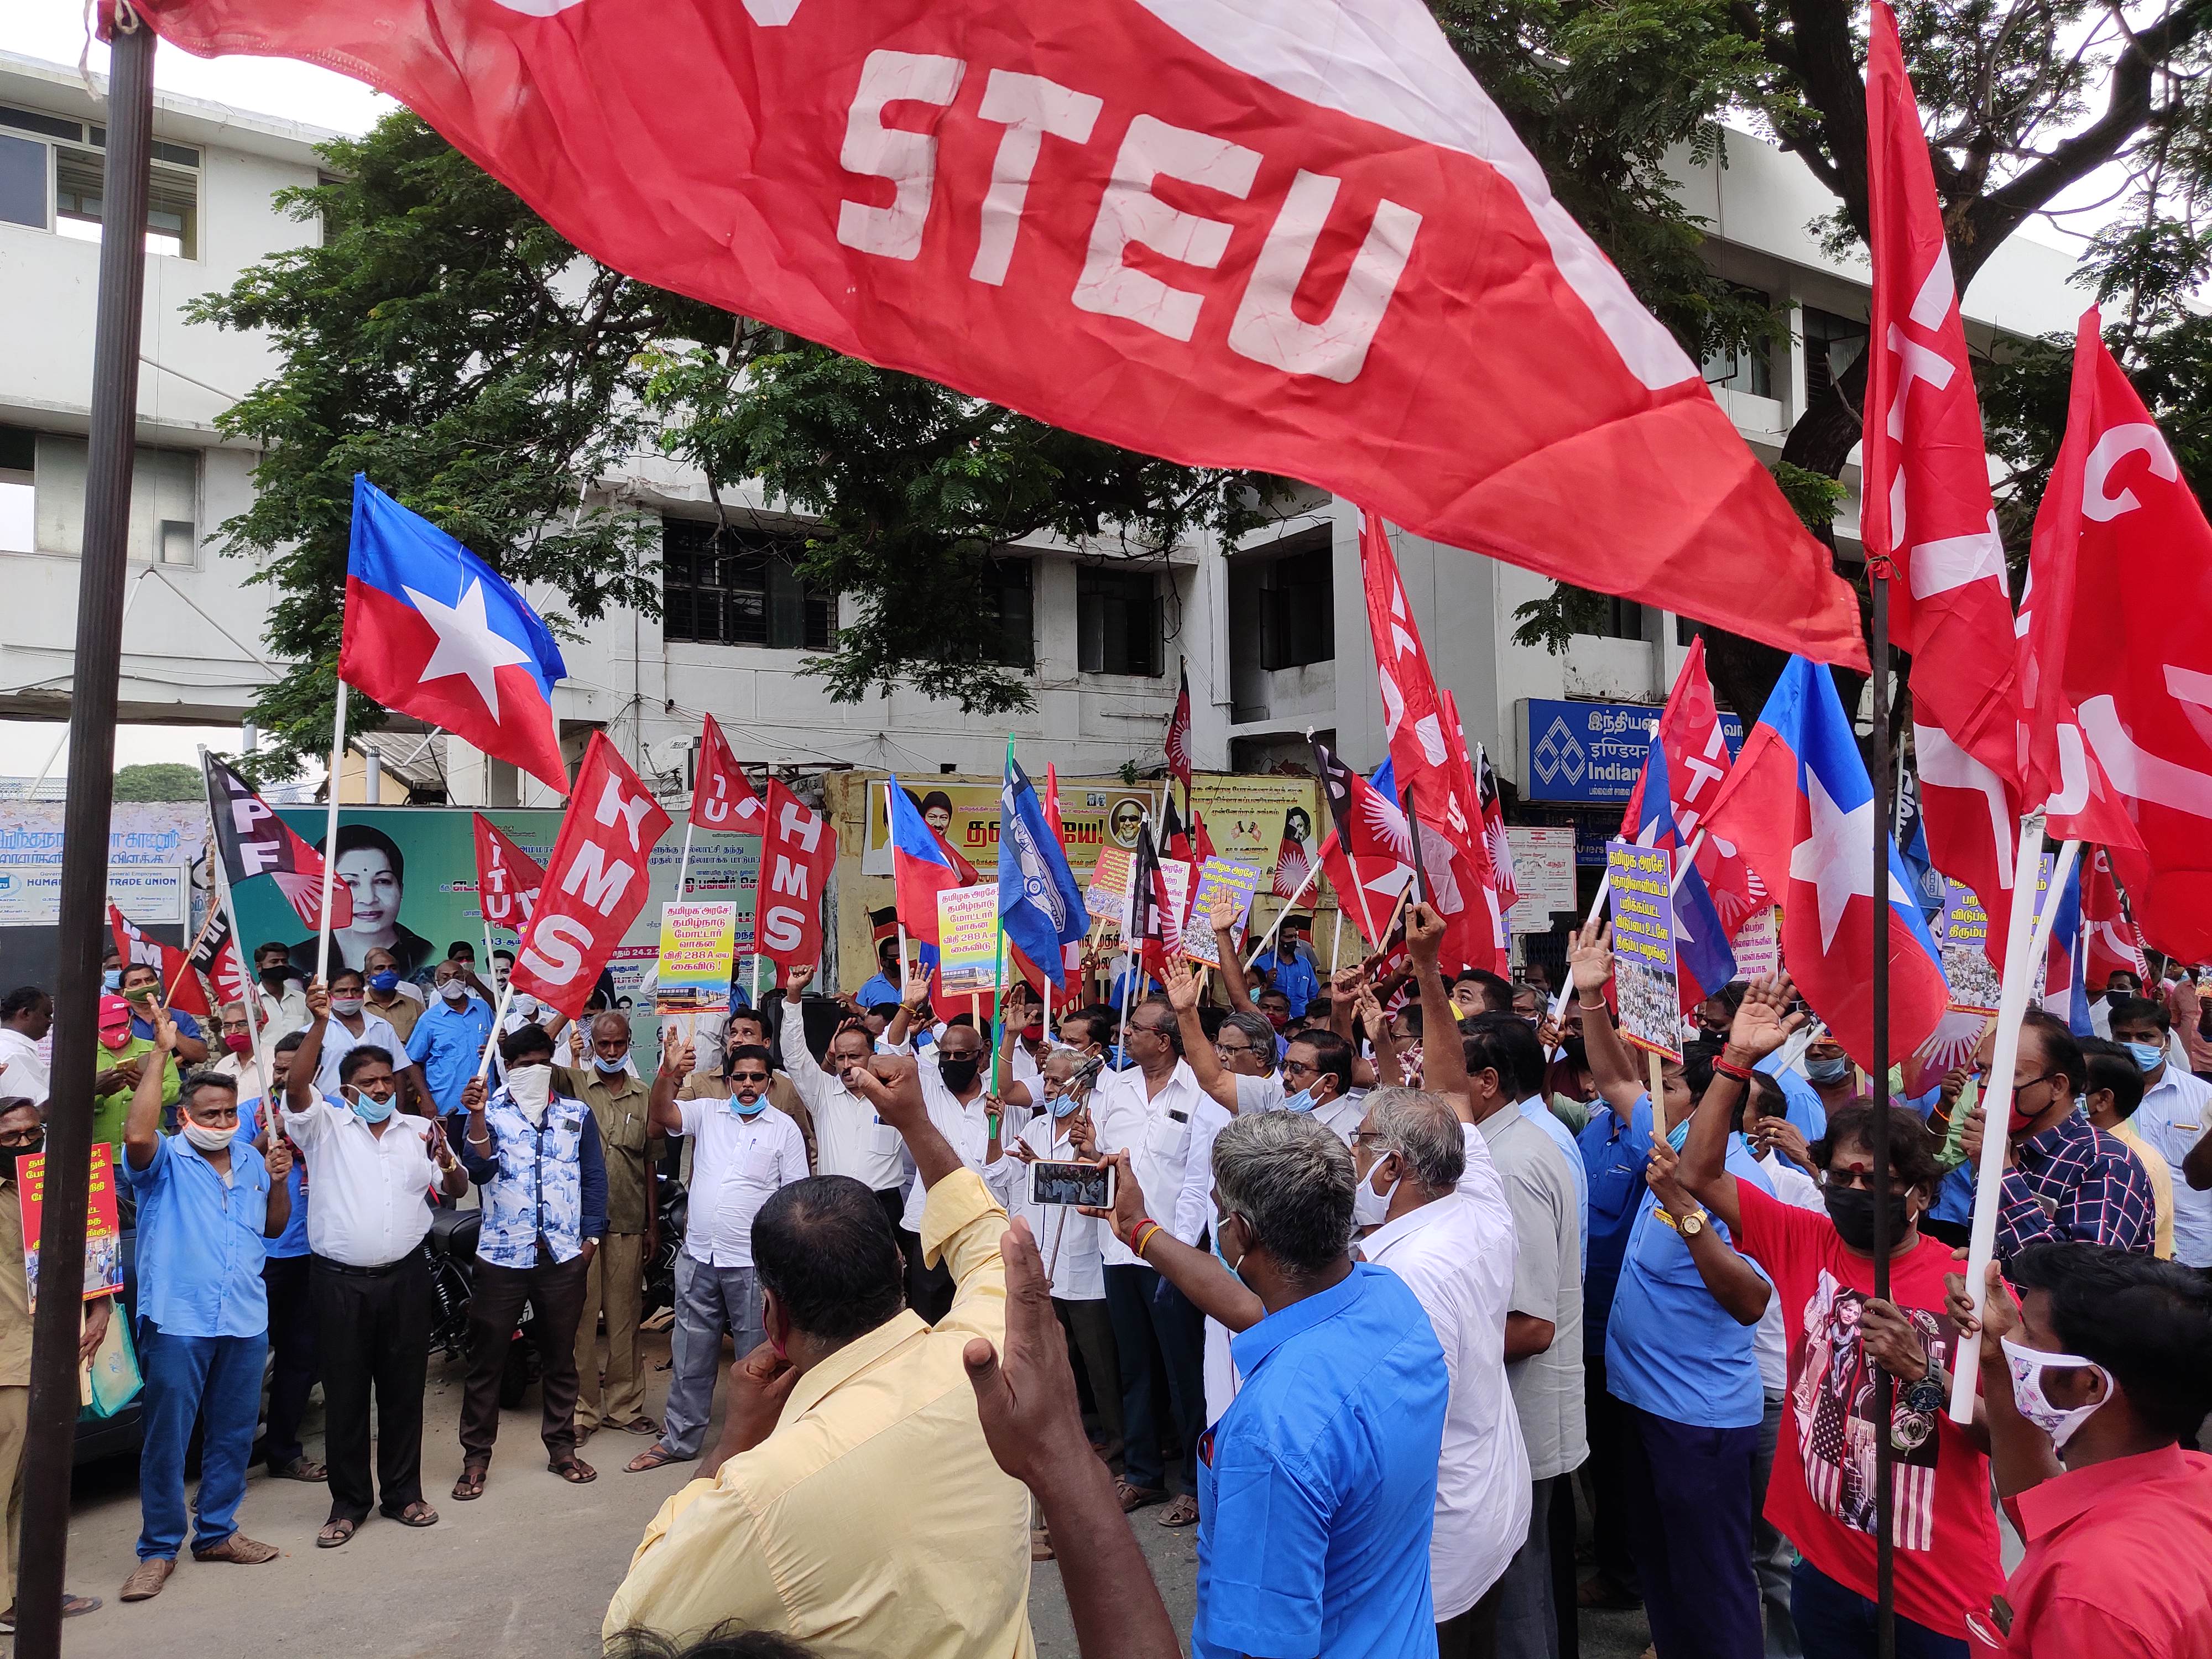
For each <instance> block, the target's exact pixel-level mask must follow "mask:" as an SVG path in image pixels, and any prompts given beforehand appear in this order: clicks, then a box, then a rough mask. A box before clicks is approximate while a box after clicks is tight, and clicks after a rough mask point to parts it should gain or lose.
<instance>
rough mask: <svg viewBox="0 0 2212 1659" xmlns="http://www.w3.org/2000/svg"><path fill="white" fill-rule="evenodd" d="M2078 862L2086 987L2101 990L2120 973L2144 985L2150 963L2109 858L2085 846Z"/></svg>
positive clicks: (2102, 851)
mask: <svg viewBox="0 0 2212 1659" xmlns="http://www.w3.org/2000/svg"><path fill="white" fill-rule="evenodd" d="M2081 862H2082V866H2083V868H2082V873H2081V931H2082V932H2083V933H2085V934H2087V937H2088V940H2089V949H2088V966H2087V976H2088V982H2089V984H2090V985H2091V986H2093V987H2095V988H2097V989H2099V990H2102V989H2103V988H2104V987H2105V984H2106V981H2109V980H2110V979H2111V978H2112V975H2114V974H2117V973H2123V972H2124V973H2130V974H2133V975H2135V976H2136V983H2137V984H2147V983H2148V982H2149V979H2150V963H2148V962H2147V961H2145V960H2144V958H2143V950H2142V940H2141V939H2138V938H2137V937H2136V927H2135V923H2134V922H2133V921H2131V920H2130V918H2129V916H2128V913H2127V905H2126V902H2125V901H2124V900H2123V899H2122V898H2121V896H2120V889H2119V884H2118V883H2117V882H2115V881H2114V880H2113V879H2112V858H2111V856H2110V855H2109V854H2107V853H2106V851H2105V849H2104V848H2101V847H2085V848H2082V849H2081Z"/></svg>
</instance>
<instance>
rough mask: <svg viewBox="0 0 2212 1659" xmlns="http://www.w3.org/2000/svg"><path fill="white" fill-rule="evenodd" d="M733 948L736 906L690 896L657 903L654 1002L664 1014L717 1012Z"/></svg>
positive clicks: (726, 994) (725, 993) (725, 1000)
mask: <svg viewBox="0 0 2212 1659" xmlns="http://www.w3.org/2000/svg"><path fill="white" fill-rule="evenodd" d="M737 949H738V907H737V906H736V905H734V904H729V903H720V902H714V901H694V900H686V901H685V902H682V903H671V904H664V905H662V906H661V907H660V963H659V975H658V977H657V978H656V979H655V981H654V982H653V1006H654V1007H655V1008H656V1009H657V1010H658V1011H659V1012H661V1013H664V1014H703V1013H710V1012H711V1013H720V1012H721V1011H722V1010H724V1009H726V1008H727V1007H728V1006H730V969H731V965H732V960H733V959H734V958H735V957H736V955H737Z"/></svg>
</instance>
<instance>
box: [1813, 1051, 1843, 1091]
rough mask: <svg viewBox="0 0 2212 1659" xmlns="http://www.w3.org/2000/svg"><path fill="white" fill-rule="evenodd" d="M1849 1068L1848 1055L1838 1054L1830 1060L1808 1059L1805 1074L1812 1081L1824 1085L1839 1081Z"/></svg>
mask: <svg viewBox="0 0 2212 1659" xmlns="http://www.w3.org/2000/svg"><path fill="white" fill-rule="evenodd" d="M1850 1069H1851V1061H1850V1055H1848V1054H1838V1055H1836V1056H1835V1057H1834V1058H1833V1059H1832V1060H1807V1061H1806V1062H1805V1075H1806V1076H1807V1077H1808V1078H1809V1079H1811V1080H1812V1081H1814V1083H1818V1084H1822V1085H1826V1084H1831V1083H1841V1082H1842V1081H1843V1080H1844V1077H1845V1076H1846V1075H1848V1074H1849V1073H1850Z"/></svg>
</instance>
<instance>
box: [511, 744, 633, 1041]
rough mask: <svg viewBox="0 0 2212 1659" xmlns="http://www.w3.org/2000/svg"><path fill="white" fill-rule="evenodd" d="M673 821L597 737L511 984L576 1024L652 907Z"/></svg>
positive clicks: (519, 944)
mask: <svg viewBox="0 0 2212 1659" xmlns="http://www.w3.org/2000/svg"><path fill="white" fill-rule="evenodd" d="M669 823H670V819H669V817H668V814H667V813H666V812H665V811H663V810H662V808H661V805H660V803H659V801H657V800H655V799H653V792H652V791H651V790H650V789H648V788H647V787H645V784H644V782H643V781H641V779H640V778H639V777H638V775H637V774H636V773H635V771H633V770H632V769H631V768H630V764H629V762H628V761H626V760H624V759H623V757H622V755H621V753H620V752H619V751H618V750H617V749H616V748H615V746H614V744H611V743H610V742H608V741H607V734H606V733H605V732H592V740H591V742H590V744H588V745H586V748H585V750H584V759H583V763H582V764H581V765H580V766H579V767H577V769H576V788H575V793H574V794H573V795H571V796H570V797H569V800H568V807H567V809H566V810H565V811H563V812H562V815H561V833H560V834H559V835H558V836H556V837H555V838H554V842H553V851H552V854H551V855H550V857H548V858H547V860H546V861H545V878H544V884H543V885H542V886H541V887H540V888H539V890H538V902H537V904H536V905H535V907H533V908H532V910H531V913H530V921H529V922H528V923H527V925H526V927H524V929H523V932H522V936H521V938H520V940H519V941H518V942H517V944H516V946H515V951H514V969H513V972H512V973H511V974H509V975H507V983H508V985H509V986H511V987H513V990H514V991H515V993H516V994H529V995H531V996H534V997H536V998H537V999H538V1000H539V1001H540V1002H542V1003H544V1005H545V1006H547V1007H549V1008H550V1009H552V1010H554V1011H555V1012H557V1013H558V1014H560V1015H561V1016H562V1018H564V1019H574V1018H577V1017H578V1016H579V1015H580V1014H581V1013H582V1012H584V1004H585V1003H586V1001H587V1000H589V999H590V997H591V994H592V986H593V985H594V984H595V983H597V982H598V980H599V974H600V971H601V970H602V969H605V967H606V965H607V963H608V962H609V960H610V959H611V958H612V957H613V956H614V953H615V947H616V946H617V945H620V944H621V943H622V940H623V934H624V933H628V932H629V927H630V924H631V923H632V922H634V921H636V920H637V916H638V913H639V912H640V911H641V910H642V909H644V908H645V901H646V896H647V890H648V889H649V887H650V886H651V881H650V878H649V877H648V876H647V870H648V869H649V868H650V867H651V865H652V860H653V846H654V844H655V843H656V842H659V839H660V838H661V836H664V835H665V834H666V833H667V832H668V826H669Z"/></svg>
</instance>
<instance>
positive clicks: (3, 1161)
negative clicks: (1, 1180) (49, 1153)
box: [0, 1135, 46, 1181]
mask: <svg viewBox="0 0 2212 1659" xmlns="http://www.w3.org/2000/svg"><path fill="white" fill-rule="evenodd" d="M44 1151H46V1136H44V1135H40V1137H39V1138H38V1139H36V1140H34V1141H33V1142H32V1143H31V1144H30V1145H29V1146H0V1176H5V1177H6V1178H7V1179H8V1180H9V1181H13V1180H14V1179H15V1160H16V1159H17V1158H36V1157H37V1156H38V1155H39V1154H40V1152H44Z"/></svg>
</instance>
